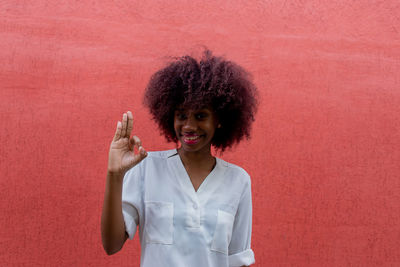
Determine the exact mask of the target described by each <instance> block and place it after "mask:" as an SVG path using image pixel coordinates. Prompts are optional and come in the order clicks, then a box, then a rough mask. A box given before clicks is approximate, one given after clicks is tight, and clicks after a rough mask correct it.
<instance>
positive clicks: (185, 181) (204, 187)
mask: <svg viewBox="0 0 400 267" xmlns="http://www.w3.org/2000/svg"><path fill="white" fill-rule="evenodd" d="M168 158H169V160H170V161H171V163H172V169H173V171H174V172H175V174H176V175H177V180H178V181H179V183H180V184H181V186H182V188H183V189H184V191H185V192H187V193H188V194H189V195H191V196H192V197H193V198H194V199H196V200H197V198H198V197H200V196H207V195H208V194H210V193H212V191H213V188H215V187H217V186H218V185H219V184H220V183H221V182H222V179H223V175H221V174H223V172H224V170H225V168H224V164H222V163H223V161H222V160H220V159H219V158H217V157H215V160H216V162H215V166H214V168H213V169H212V170H211V172H210V173H209V174H208V175H207V177H206V178H205V179H204V180H203V182H202V183H201V184H200V186H199V188H198V189H197V191H195V190H194V186H193V184H192V182H191V180H190V177H189V174H188V173H187V171H186V169H185V166H184V165H183V162H182V159H181V157H180V156H179V154H178V152H177V150H176V149H174V150H172V151H171V153H170V155H169V157H168Z"/></svg>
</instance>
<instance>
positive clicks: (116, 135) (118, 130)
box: [113, 121, 122, 141]
mask: <svg viewBox="0 0 400 267" xmlns="http://www.w3.org/2000/svg"><path fill="white" fill-rule="evenodd" d="M121 130H122V126H121V122H120V121H118V122H117V129H116V130H115V135H114V138H113V141H117V140H119V139H120V138H121Z"/></svg>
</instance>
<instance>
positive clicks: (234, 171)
mask: <svg viewBox="0 0 400 267" xmlns="http://www.w3.org/2000/svg"><path fill="white" fill-rule="evenodd" d="M217 160H218V163H219V164H220V165H221V166H223V167H225V168H226V171H225V173H226V175H229V176H230V177H235V178H236V179H239V180H241V181H242V182H245V183H250V182H251V181H250V175H249V174H248V173H247V171H246V170H245V169H244V168H242V167H240V166H238V165H236V164H234V163H230V162H227V161H225V160H223V159H220V158H217Z"/></svg>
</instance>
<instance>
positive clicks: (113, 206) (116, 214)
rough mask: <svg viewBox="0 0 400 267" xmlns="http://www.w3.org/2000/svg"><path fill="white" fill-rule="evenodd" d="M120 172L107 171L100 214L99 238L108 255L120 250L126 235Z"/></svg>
mask: <svg viewBox="0 0 400 267" xmlns="http://www.w3.org/2000/svg"><path fill="white" fill-rule="evenodd" d="M123 178H124V176H123V175H121V174H113V173H110V172H108V173H107V181H106V191H105V194H104V204H103V212H102V216H101V239H102V242H103V247H104V250H105V251H106V253H107V254H108V255H111V254H114V253H116V252H118V251H120V250H121V248H122V246H123V245H124V243H125V241H126V239H127V238H128V235H127V234H126V232H125V223H124V218H123V215H122V180H123Z"/></svg>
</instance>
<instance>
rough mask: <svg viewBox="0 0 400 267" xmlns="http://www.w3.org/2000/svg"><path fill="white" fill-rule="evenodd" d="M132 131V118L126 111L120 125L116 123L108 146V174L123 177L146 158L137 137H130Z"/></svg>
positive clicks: (145, 153)
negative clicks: (136, 150)
mask: <svg viewBox="0 0 400 267" xmlns="http://www.w3.org/2000/svg"><path fill="white" fill-rule="evenodd" d="M132 129H133V116H132V112H130V111H128V112H127V113H124V114H123V116H122V123H121V122H120V121H118V124H117V130H116V131H115V135H114V138H113V140H112V142H111V145H110V151H109V153H108V172H110V173H114V174H121V175H124V174H125V173H126V171H128V170H129V169H130V168H132V167H133V166H135V165H136V164H138V163H139V162H141V161H142V160H143V159H144V158H145V157H146V156H147V152H146V151H145V150H144V148H143V147H142V143H141V141H140V139H139V137H137V136H133V137H132V138H131V137H130V136H131V132H132ZM135 146H136V147H137V148H138V153H137V154H135V152H134V148H135Z"/></svg>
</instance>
